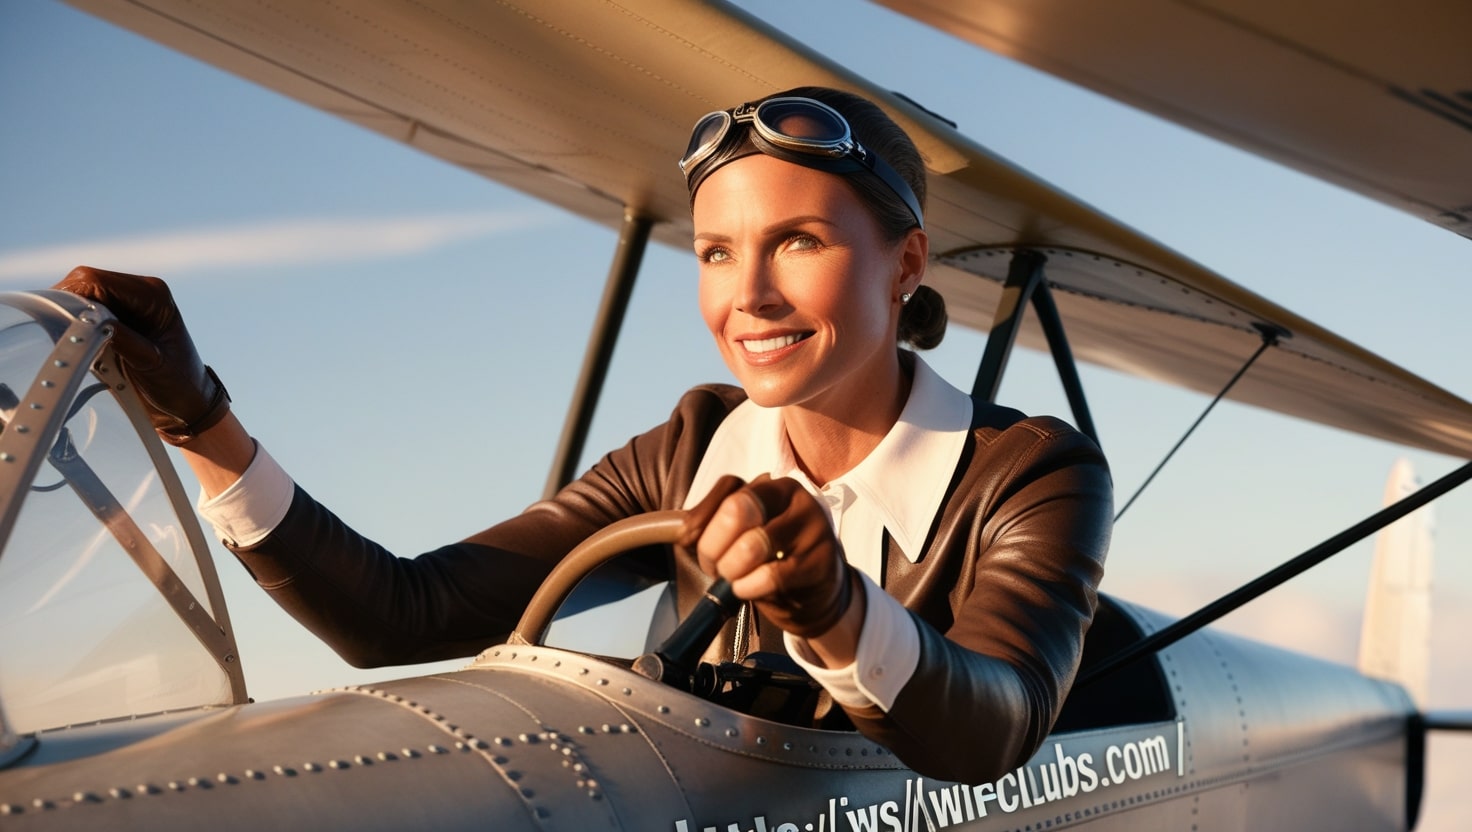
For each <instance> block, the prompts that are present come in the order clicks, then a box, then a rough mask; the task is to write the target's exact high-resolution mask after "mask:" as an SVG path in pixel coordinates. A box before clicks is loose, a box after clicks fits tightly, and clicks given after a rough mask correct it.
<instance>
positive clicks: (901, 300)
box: [900, 292, 910, 306]
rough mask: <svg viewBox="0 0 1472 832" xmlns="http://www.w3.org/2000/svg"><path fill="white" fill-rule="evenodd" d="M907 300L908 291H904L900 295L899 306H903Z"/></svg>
mask: <svg viewBox="0 0 1472 832" xmlns="http://www.w3.org/2000/svg"><path fill="white" fill-rule="evenodd" d="M909 302H910V293H909V292H906V293H904V294H903V295H900V305H901V306H904V305H905V304H907V303H909Z"/></svg>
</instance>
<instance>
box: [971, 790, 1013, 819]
mask: <svg viewBox="0 0 1472 832" xmlns="http://www.w3.org/2000/svg"><path fill="white" fill-rule="evenodd" d="M972 791H974V792H976V811H977V812H978V813H980V814H981V816H982V817H986V804H988V803H990V802H992V801H993V800H996V799H997V787H996V786H995V785H993V784H991V783H982V784H981V785H980V786H977V787H976V788H975V789H973V790H972ZM1003 811H1006V810H1005V809H1004V810H1003Z"/></svg>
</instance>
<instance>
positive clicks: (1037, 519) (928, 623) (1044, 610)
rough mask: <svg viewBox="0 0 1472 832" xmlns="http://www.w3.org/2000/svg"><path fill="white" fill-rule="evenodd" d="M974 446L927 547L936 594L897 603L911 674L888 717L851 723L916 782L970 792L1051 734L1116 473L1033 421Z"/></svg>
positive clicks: (913, 594) (1090, 600)
mask: <svg viewBox="0 0 1472 832" xmlns="http://www.w3.org/2000/svg"><path fill="white" fill-rule="evenodd" d="M977 437H978V438H977V446H976V448H975V450H974V453H973V455H972V457H971V458H970V459H969V460H963V462H962V470H961V471H960V472H959V474H958V478H957V479H958V483H957V485H956V488H955V490H954V492H953V493H952V495H951V497H950V498H949V499H948V501H947V504H946V507H945V508H944V509H943V510H942V519H941V521H940V523H939V526H938V528H937V530H936V534H935V537H934V538H933V542H932V544H931V545H930V546H929V547H928V548H927V554H926V557H930V558H936V559H937V560H938V562H937V563H932V564H930V565H929V567H928V568H927V569H925V570H924V571H923V573H922V574H923V575H924V576H925V580H926V581H929V582H935V583H933V584H932V585H931V586H929V587H924V586H911V587H906V586H904V585H903V582H901V586H899V587H896V589H894V590H892V591H893V592H895V594H896V595H897V597H900V599H901V601H902V602H904V603H906V606H907V607H909V608H910V610H911V614H912V616H914V618H915V622H916V626H917V628H918V629H919V632H920V658H919V662H918V664H917V666H916V668H915V671H914V673H913V675H912V676H911V677H910V680H909V681H908V682H907V683H906V685H905V686H904V688H902V689H901V691H900V693H899V695H898V696H897V697H896V699H895V702H894V705H893V706H892V707H891V708H890V710H889V711H888V712H887V713H886V712H884V711H882V710H880V709H879V708H877V707H871V708H864V709H855V710H852V711H850V712H849V716H850V718H851V719H852V720H853V721H854V723H855V725H856V726H857V727H858V728H859V730H860V731H862V732H863V733H864V734H865V735H866V736H868V737H870V738H871V739H874V740H875V741H877V742H879V743H881V744H883V745H885V746H886V747H888V748H889V749H890V750H891V751H893V752H894V753H895V754H896V755H897V756H898V757H899V758H900V759H901V760H903V761H904V762H905V763H906V764H907V765H909V766H910V767H911V768H913V769H915V770H916V771H917V772H919V773H921V774H924V775H926V776H930V777H936V778H941V779H945V780H956V781H961V782H967V783H983V782H988V781H990V780H993V779H995V778H997V777H998V776H1000V775H1002V774H1003V773H1005V772H1006V771H1008V770H1010V769H1012V768H1015V767H1016V766H1018V765H1021V764H1022V763H1023V762H1025V761H1026V760H1027V758H1028V757H1030V756H1031V755H1032V754H1033V753H1034V752H1035V751H1036V750H1037V749H1038V747H1039V746H1040V745H1041V744H1042V742H1043V740H1044V739H1045V738H1046V737H1047V734H1048V732H1049V731H1050V730H1051V728H1052V725H1053V722H1054V720H1055V719H1056V717H1057V714H1058V711H1059V709H1060V707H1061V706H1062V703H1063V700H1064V698H1065V697H1066V695H1067V693H1068V689H1069V687H1070V686H1071V685H1072V683H1073V677H1074V674H1075V673H1076V672H1077V670H1078V663H1079V658H1080V656H1081V654H1082V650H1083V638H1084V634H1085V632H1086V631H1087V630H1088V627H1089V624H1090V622H1091V621H1092V619H1093V614H1094V608H1095V605H1096V602H1097V594H1096V591H1097V587H1098V583H1099V580H1100V578H1101V577H1102V575H1103V567H1104V556H1105V552H1106V550H1107V548H1108V543H1109V535H1110V529H1111V526H1112V524H1113V516H1112V515H1113V496H1112V486H1111V483H1110V478H1109V472H1108V468H1107V465H1106V464H1105V461H1104V458H1103V455H1102V453H1101V452H1100V451H1099V449H1098V447H1097V446H1096V445H1095V444H1094V443H1093V442H1092V441H1091V440H1089V439H1088V438H1087V437H1085V436H1084V435H1082V434H1080V433H1078V432H1077V431H1074V430H1073V429H1072V428H1071V427H1069V426H1068V425H1066V424H1065V423H1063V422H1060V421H1058V420H1054V419H1029V420H1026V421H1023V422H1019V423H1017V424H1015V425H1012V426H1011V427H1008V428H1007V429H1005V430H1002V431H1000V432H998V431H992V430H980V431H978V432H977ZM907 595H909V596H910V598H908V599H907V597H906V596H907ZM926 597H929V598H937V599H939V600H938V603H934V604H930V605H928V606H926V605H925V604H923V603H921V602H919V601H917V600H915V599H920V598H926ZM917 607H922V608H921V609H917Z"/></svg>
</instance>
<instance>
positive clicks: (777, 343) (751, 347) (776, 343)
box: [741, 335, 807, 353]
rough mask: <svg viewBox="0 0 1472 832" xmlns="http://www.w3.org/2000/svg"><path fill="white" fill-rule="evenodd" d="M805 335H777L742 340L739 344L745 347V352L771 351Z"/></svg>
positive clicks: (788, 345)
mask: <svg viewBox="0 0 1472 832" xmlns="http://www.w3.org/2000/svg"><path fill="white" fill-rule="evenodd" d="M806 337H807V336H806V335H779V336H777V337H776V338H762V339H759V340H753V341H742V342H741V345H742V346H743V347H746V351H747V352H755V353H762V352H771V351H772V350H780V349H782V348H783V347H790V346H792V345H793V344H796V343H797V342H798V341H801V340H802V339H804V338H806Z"/></svg>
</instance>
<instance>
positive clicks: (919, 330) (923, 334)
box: [899, 283, 949, 350]
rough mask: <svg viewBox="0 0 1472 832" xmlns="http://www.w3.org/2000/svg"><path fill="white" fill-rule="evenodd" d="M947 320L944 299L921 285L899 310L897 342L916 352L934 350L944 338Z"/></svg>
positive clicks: (938, 293) (934, 291)
mask: <svg viewBox="0 0 1472 832" xmlns="http://www.w3.org/2000/svg"><path fill="white" fill-rule="evenodd" d="M948 320H949V318H948V317H947V316H946V299H945V298H943V297H941V294H940V292H937V291H936V290H934V289H932V288H930V287H929V286H926V285H925V284H923V283H922V284H920V285H919V286H916V287H915V291H914V293H913V294H912V295H911V296H910V302H909V303H907V304H905V305H904V306H903V307H902V308H901V309H900V328H899V340H900V341H901V342H903V343H906V344H909V345H910V346H912V347H914V348H915V349H917V350H931V349H935V348H936V347H937V346H940V342H941V340H942V339H944V338H945V337H946V322H947V321H948Z"/></svg>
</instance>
